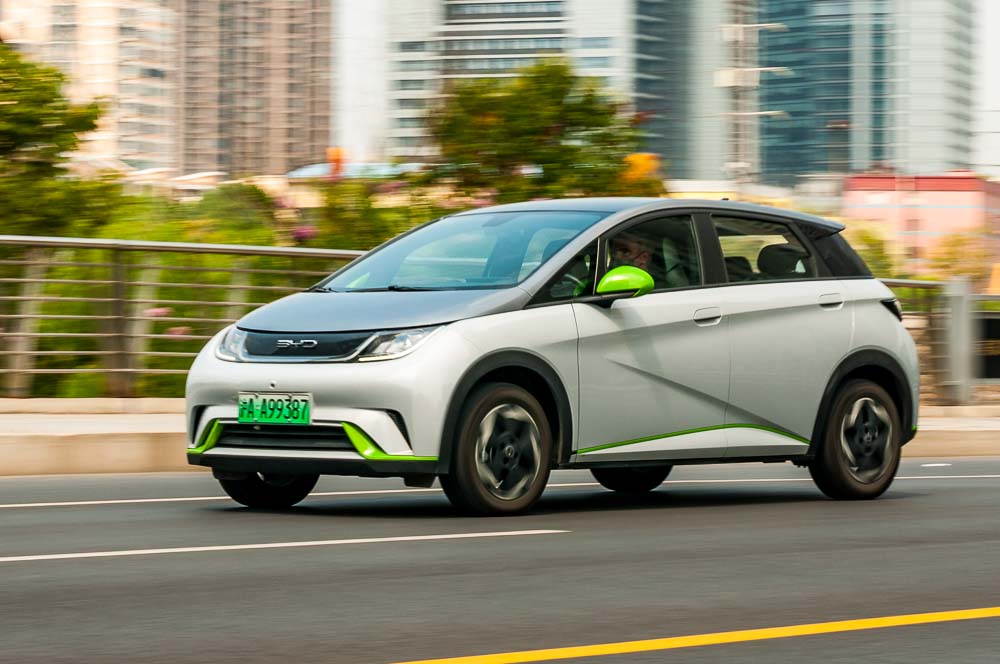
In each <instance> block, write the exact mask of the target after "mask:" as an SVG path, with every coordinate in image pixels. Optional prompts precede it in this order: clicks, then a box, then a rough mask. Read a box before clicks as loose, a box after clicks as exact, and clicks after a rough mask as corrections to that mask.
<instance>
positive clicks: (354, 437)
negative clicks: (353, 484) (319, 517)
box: [188, 407, 438, 477]
mask: <svg viewBox="0 0 1000 664" xmlns="http://www.w3.org/2000/svg"><path fill="white" fill-rule="evenodd" d="M224 410H226V409H225V408H224V407H214V408H210V409H208V410H207V411H206V415H207V416H206V417H205V418H204V421H203V422H202V423H201V425H200V426H199V431H200V433H199V435H198V437H197V438H195V442H193V443H192V444H191V446H190V447H189V448H188V463H189V464H192V465H198V466H208V467H210V468H213V469H217V470H221V471H233V472H260V473H274V474H319V475H360V476H367V477H391V476H406V475H419V474H434V473H436V472H437V470H438V469H437V465H438V459H437V457H430V456H416V455H414V454H413V453H412V451H410V449H409V446H408V445H407V444H406V442H405V440H403V439H402V432H401V431H400V430H399V429H398V428H395V426H394V423H393V422H391V421H390V422H389V423H388V424H386V423H385V422H384V421H383V418H387V417H388V416H386V415H385V414H384V413H382V412H380V411H362V410H353V411H351V410H343V409H341V412H345V413H349V414H350V413H353V415H354V418H353V419H355V420H357V419H365V418H367V419H368V421H369V422H371V423H372V425H371V426H372V427H375V428H378V429H380V430H382V431H383V435H384V436H385V438H384V439H383V440H388V441H389V443H385V442H383V443H382V445H379V444H378V443H376V442H375V441H374V440H373V439H372V438H371V437H370V436H369V435H368V434H367V433H366V432H365V430H364V429H362V428H361V427H360V426H358V425H357V424H356V423H353V422H350V421H346V420H344V419H339V420H334V421H314V422H313V424H312V425H310V426H308V427H291V426H288V427H286V426H282V425H277V426H263V427H261V426H254V425H250V426H249V427H248V426H247V425H241V424H239V423H238V422H237V420H236V419H235V418H233V417H211V414H212V413H213V412H214V413H218V412H220V411H224ZM334 412H336V411H334ZM248 428H251V429H258V430H260V429H264V431H259V433H258V432H251V433H254V435H249V436H248V435H247V433H246V430H247V429H248ZM240 431H243V432H244V433H243V434H242V435H241V434H240V433H239V432H240ZM386 448H388V449H390V450H392V449H393V448H395V451H399V452H401V453H399V454H394V453H391V452H386ZM400 448H401V449H400Z"/></svg>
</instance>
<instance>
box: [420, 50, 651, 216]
mask: <svg viewBox="0 0 1000 664" xmlns="http://www.w3.org/2000/svg"><path fill="white" fill-rule="evenodd" d="M448 92H449V95H448V96H447V97H446V99H445V101H444V102H443V104H442V105H441V107H440V108H438V109H436V110H435V112H433V113H432V114H431V117H430V127H431V133H432V135H433V137H434V140H435V142H436V143H437V145H438V148H439V150H440V154H441V158H442V162H443V163H442V164H440V165H439V166H438V167H437V168H436V169H435V171H434V172H433V175H434V176H435V177H436V178H437V179H441V178H442V177H446V178H454V179H455V180H457V182H458V185H459V187H461V188H462V189H464V190H466V191H471V190H475V189H477V188H479V189H482V188H489V189H495V190H496V192H497V197H498V198H499V199H500V200H501V201H507V200H516V199H524V198H532V197H537V196H562V195H566V194H577V195H586V194H626V193H643V194H654V195H655V194H659V193H661V192H662V191H663V188H662V184H661V182H660V180H659V178H655V177H648V178H645V179H644V180H642V181H636V180H635V179H634V178H626V177H624V176H625V174H626V172H628V171H629V168H630V167H629V164H628V163H627V162H626V158H627V157H628V156H629V155H630V154H632V153H634V152H636V150H637V149H638V145H639V133H640V132H639V127H638V121H637V117H636V115H635V114H634V113H631V112H629V111H628V110H627V109H626V107H625V106H624V105H623V104H620V103H617V102H615V101H613V100H611V99H609V98H607V97H606V96H605V95H604V94H602V92H601V91H600V90H599V89H598V87H597V85H596V83H595V82H594V81H592V80H590V79H585V78H581V77H578V76H575V75H574V74H573V72H572V70H571V69H570V67H569V65H568V64H567V63H566V62H565V61H562V60H548V61H545V62H540V63H538V64H535V65H533V66H532V67H529V68H528V69H526V70H524V71H523V73H522V74H521V75H520V76H517V77H514V78H509V79H487V80H472V81H461V82H458V83H456V84H455V85H454V86H453V88H452V89H450V90H449V91H448Z"/></svg>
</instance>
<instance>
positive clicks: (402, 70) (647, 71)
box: [333, 0, 725, 177]
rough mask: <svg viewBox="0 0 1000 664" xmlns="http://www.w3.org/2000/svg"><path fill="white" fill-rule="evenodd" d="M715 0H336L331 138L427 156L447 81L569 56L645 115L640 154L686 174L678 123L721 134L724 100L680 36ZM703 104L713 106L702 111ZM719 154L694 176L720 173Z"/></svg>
mask: <svg viewBox="0 0 1000 664" xmlns="http://www.w3.org/2000/svg"><path fill="white" fill-rule="evenodd" d="M723 1H724V0H709V1H708V2H699V3H688V2H675V1H661V0H621V1H616V2H607V0H517V1H510V2H507V1H500V0H408V1H407V2H405V3H404V2H397V1H396V0H365V2H363V3H362V2H354V1H353V0H337V3H336V10H335V13H334V21H333V26H334V52H335V56H334V72H335V78H336V80H335V83H334V95H333V100H334V109H335V110H334V118H335V121H334V122H335V130H334V143H335V144H336V145H339V146H341V147H343V148H345V150H346V153H347V158H348V160H349V161H352V162H378V161H384V160H387V159H422V158H426V157H428V156H430V155H431V154H432V148H431V147H430V146H429V145H428V141H427V128H426V122H425V117H426V114H427V112H428V110H429V109H430V108H431V107H432V105H433V104H434V103H435V101H436V100H437V99H439V98H440V95H441V94H442V90H443V89H444V87H445V86H446V84H447V82H448V81H452V80H456V79H464V78H494V77H508V76H514V75H515V73H516V71H517V70H518V69H521V68H523V67H525V66H528V65H530V64H532V63H534V62H536V61H538V60H540V59H543V58H551V57H565V58H568V59H569V60H570V61H571V62H572V64H573V65H574V69H575V70H576V72H577V73H578V74H581V75H584V76H588V77H594V78H596V79H598V80H599V81H600V82H601V83H602V84H603V85H604V86H605V87H606V88H607V89H608V90H609V91H610V92H611V93H612V94H613V95H614V96H616V97H618V98H620V99H622V100H623V101H627V102H630V103H631V104H632V105H633V106H634V108H635V110H637V111H639V112H640V113H642V117H643V118H644V122H643V125H642V127H643V130H644V135H645V146H644V147H645V149H647V150H649V151H652V152H657V153H660V154H661V155H663V157H664V159H665V160H666V161H669V162H671V170H672V172H674V173H677V174H678V176H691V175H692V174H691V173H687V172H685V171H686V170H687V169H688V168H689V158H688V154H687V153H688V150H689V142H688V139H687V136H686V134H687V130H688V128H687V127H686V126H685V121H686V119H688V118H690V117H692V116H698V117H701V116H704V117H705V119H706V121H707V122H708V123H716V124H718V130H717V131H710V132H708V133H710V134H712V135H721V134H722V133H723V129H722V124H721V123H722V117H721V115H720V114H719V110H720V109H719V108H718V106H717V104H720V103H721V104H724V103H725V99H724V98H723V97H722V93H721V92H714V88H713V83H712V79H713V74H714V67H716V66H718V63H716V62H714V61H712V62H709V61H707V60H705V58H702V57H700V56H698V54H697V52H696V51H697V49H696V48H693V45H692V43H691V40H690V39H689V38H688V36H687V34H686V33H687V31H688V28H689V26H690V25H691V22H692V21H695V20H698V19H699V18H700V17H702V14H706V15H712V16H714V15H717V14H719V13H721V12H720V11H719V9H718V8H719V7H720V6H721V5H722V3H723ZM692 5H694V6H692ZM699 34H700V33H699ZM711 37H712V38H715V39H717V40H718V39H719V36H718V32H717V26H716V25H715V24H713V32H712V34H711ZM706 105H715V106H714V107H713V108H712V109H711V110H710V111H705V112H704V113H701V112H699V110H698V108H702V107H705V106H706ZM695 106H697V107H698V108H696V107H695ZM724 158H725V154H724V152H719V153H718V154H717V155H715V158H714V161H712V163H709V164H706V165H704V168H705V171H706V172H707V174H708V175H705V174H704V173H703V174H702V175H704V176H708V177H711V176H715V177H718V174H719V172H720V170H719V169H721V165H722V162H723V160H724Z"/></svg>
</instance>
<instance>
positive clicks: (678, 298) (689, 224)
mask: <svg viewBox="0 0 1000 664" xmlns="http://www.w3.org/2000/svg"><path fill="white" fill-rule="evenodd" d="M709 232H710V231H709ZM626 234H627V235H626ZM700 235H701V233H699V232H698V231H697V228H696V223H695V219H694V218H693V217H692V215H690V214H676V213H674V214H669V213H658V214H655V215H652V216H650V217H644V218H640V219H639V220H637V221H636V222H632V223H628V222H626V224H625V225H623V226H620V227H618V228H617V229H615V230H614V231H613V232H611V233H609V234H608V235H607V236H606V237H605V238H602V240H601V243H600V253H599V258H598V263H599V267H601V268H603V269H599V270H598V275H597V276H598V277H600V276H601V275H602V274H603V273H604V272H605V271H606V270H607V269H608V268H609V267H615V266H616V265H615V264H616V263H620V262H625V263H628V258H629V257H628V256H626V255H625V254H627V253H629V251H628V245H629V244H630V243H633V244H634V242H633V241H635V242H638V243H639V245H642V246H645V247H647V251H645V252H642V253H648V254H649V256H648V259H647V260H648V262H647V263H645V267H648V268H649V271H651V274H652V275H653V277H654V290H653V291H652V292H650V293H648V294H646V295H642V296H640V297H634V298H628V299H622V300H617V301H615V302H614V303H613V304H612V305H611V306H610V307H606V306H605V307H602V306H600V305H598V304H594V303H587V302H575V303H574V304H573V310H574V313H575V315H576V321H577V329H578V332H579V338H580V341H579V367H580V404H579V424H578V434H579V435H578V436H577V448H576V450H575V455H574V457H573V460H574V461H587V462H591V461H631V460H650V459H663V460H670V459H678V458H718V457H721V456H722V455H723V454H724V452H725V447H726V443H725V433H724V431H723V429H722V425H723V423H724V421H725V409H726V402H727V399H728V395H729V371H730V368H729V342H728V338H727V334H728V325H729V323H728V320H727V318H726V317H724V316H723V315H722V314H723V311H722V300H721V297H720V296H719V293H718V292H717V290H716V289H714V288H706V287H705V286H704V284H705V271H704V269H703V260H702V256H701V252H700V249H699V246H700V243H699V240H698V238H699V236H700ZM623 245H624V246H625V249H624V250H623V251H622V252H619V253H621V256H620V257H619V259H616V258H615V256H613V255H612V253H613V251H612V249H609V248H616V247H619V246H623ZM632 258H636V257H635V256H632ZM637 266H638V267H643V265H637Z"/></svg>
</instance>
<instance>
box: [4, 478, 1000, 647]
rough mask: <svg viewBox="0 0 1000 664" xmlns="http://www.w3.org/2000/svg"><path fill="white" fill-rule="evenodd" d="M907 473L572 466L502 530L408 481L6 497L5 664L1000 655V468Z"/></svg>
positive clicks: (46, 483) (105, 485) (72, 490)
mask: <svg viewBox="0 0 1000 664" xmlns="http://www.w3.org/2000/svg"><path fill="white" fill-rule="evenodd" d="M928 464H929V465H928ZM938 464H942V465H938ZM900 475H901V479H899V480H898V481H897V482H896V484H895V485H894V486H893V488H892V489H891V490H890V492H889V493H888V494H886V496H884V497H883V498H882V499H880V500H878V501H874V502H857V503H837V502H833V501H830V500H827V499H825V498H823V497H822V495H821V494H820V493H819V492H818V491H817V490H816V489H815V488H814V486H813V485H812V483H811V482H810V481H809V479H808V474H807V473H805V471H803V470H801V469H797V468H794V467H793V466H791V465H788V464H779V465H774V464H770V465H766V464H751V465H730V466H697V467H680V468H677V469H675V471H674V474H673V475H672V476H671V480H672V481H668V482H667V483H666V484H665V485H664V486H663V487H662V488H661V489H660V490H658V491H656V492H654V493H653V494H649V495H646V496H641V497H625V496H619V495H615V494H612V493H610V492H607V491H604V490H603V489H601V488H600V487H598V486H596V485H594V484H593V481H592V479H591V477H590V475H589V474H588V473H586V472H576V471H574V472H558V473H555V474H554V475H553V478H552V481H551V482H552V486H550V488H549V489H548V490H547V491H546V493H545V495H544V497H543V499H542V501H541V502H540V503H539V505H538V507H537V509H536V510H535V511H534V512H533V513H532V514H530V515H528V516H524V517H517V518H487V519H484V518H467V517H457V516H455V515H454V513H453V512H452V510H451V508H450V507H449V505H448V503H447V502H446V500H445V498H444V497H443V495H442V494H441V493H440V492H439V491H438V490H437V489H432V490H413V489H405V490H404V487H403V486H402V483H401V482H400V481H397V480H363V479H358V478H324V479H322V480H321V482H320V485H319V486H318V487H317V492H319V493H320V494H325V495H314V496H311V497H310V498H309V499H307V500H306V501H305V502H304V503H302V504H301V505H300V506H299V507H297V508H295V509H292V510H289V511H287V512H283V513H282V512H258V511H252V510H247V509H244V508H240V507H238V506H236V505H235V504H234V503H232V502H230V501H229V500H228V499H225V498H222V497H221V492H220V490H219V488H218V487H217V485H216V484H215V482H214V481H213V480H212V479H211V477H209V476H207V475H205V474H151V475H107V476H97V475H89V476H75V477H74V476H46V477H22V478H6V479H0V598H2V601H0V662H18V663H29V662H30V663H39V664H41V663H45V664H56V663H61V662H101V663H104V664H107V663H115V662H121V663H126V662H127V663H129V664H132V663H136V662H140V663H144V664H153V663H157V662H169V663H170V664H183V663H187V662H192V663H193V662H198V663H204V662H239V663H245V662H258V661H260V662H264V661H268V662H274V661H278V662H284V661H288V662H296V663H307V662H329V663H337V662H357V663H362V664H369V663H382V662H409V661H415V660H422V659H432V658H444V657H461V656H471V655H486V654H500V655H501V656H500V657H498V658H495V659H493V660H491V661H496V662H501V661H525V660H524V659H523V658H524V657H525V656H524V655H509V654H508V655H505V654H504V653H515V652H523V651H533V650H538V649H551V648H570V647H580V646H584V648H580V649H578V650H574V651H559V653H561V655H560V656H570V655H573V656H574V657H573V658H571V659H562V660H552V661H570V662H588V663H590V662H593V663H599V664H609V663H611V662H622V663H627V664H636V663H639V662H657V663H659V662H677V663H691V662H717V661H741V662H768V663H770V662H775V661H789V662H792V661H794V662H823V663H824V664H829V663H834V662H857V661H871V662H875V661H877V662H906V663H915V662H928V663H930V662H935V663H937V662H944V661H947V662H994V661H997V657H998V654H997V653H1000V617H987V618H982V617H978V616H973V617H974V618H975V619H970V620H961V621H957V620H954V618H956V617H962V616H965V614H958V613H953V612H957V611H964V610H968V609H983V608H985V609H992V610H993V613H995V614H996V615H997V616H1000V609H996V607H1000V458H975V459H960V458H950V459H941V460H935V459H908V460H904V464H903V467H902V468H901V471H900ZM359 540H360V541H359ZM261 545H266V546H261ZM931 612H948V613H945V614H943V615H940V616H937V617H931V618H928V619H927V620H930V621H931V622H928V623H927V624H919V625H906V624H905V620H900V619H895V618H894V619H892V620H890V621H889V623H890V624H894V625H897V626H890V627H884V628H881V629H860V627H864V626H866V623H859V622H856V621H858V620H861V619H867V618H877V617H885V616H900V615H909V614H923V613H931ZM987 613H988V612H987ZM966 617H967V616H966ZM834 621H852V622H849V623H845V624H844V625H843V628H844V629H845V630H847V631H840V632H831V630H833V629H835V628H836V626H830V625H829V624H828V623H831V622H834ZM814 623H822V625H820V626H819V627H816V628H810V629H811V630H812V631H809V630H807V632H808V634H807V635H803V636H787V635H786V638H777V639H776V638H768V639H766V640H748V638H749V635H747V634H746V633H744V632H742V630H751V629H762V628H779V627H787V626H798V625H803V624H814ZM733 631H736V632H738V634H736V635H730V636H724V637H722V638H721V639H720V638H719V637H718V636H712V637H707V643H710V645H702V646H698V647H680V648H679V647H677V646H678V645H689V642H688V641H680V642H679V641H676V640H674V641H658V642H655V643H653V644H646V645H644V646H641V648H647V649H646V650H644V651H643V650H641V649H639V650H638V651H637V648H640V646H636V645H634V644H633V645H627V644H626V645H624V646H621V645H619V646H613V647H611V650H612V651H613V652H614V654H610V655H606V656H595V653H597V652H598V650H595V649H594V648H593V647H594V646H600V645H602V644H621V643H622V642H631V641H637V640H649V639H667V638H669V637H687V636H692V635H705V634H716V633H720V632H726V633H728V632H733ZM727 638H731V639H733V641H734V642H731V643H719V641H720V640H721V641H725V640H726V639H727ZM664 645H666V646H670V648H669V649H663V648H660V647H659V646H664ZM649 648H655V649H649ZM551 654H552V655H553V656H555V655H556V654H557V653H551ZM519 658H520V659H519ZM532 661H534V660H532ZM541 661H548V660H541Z"/></svg>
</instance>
